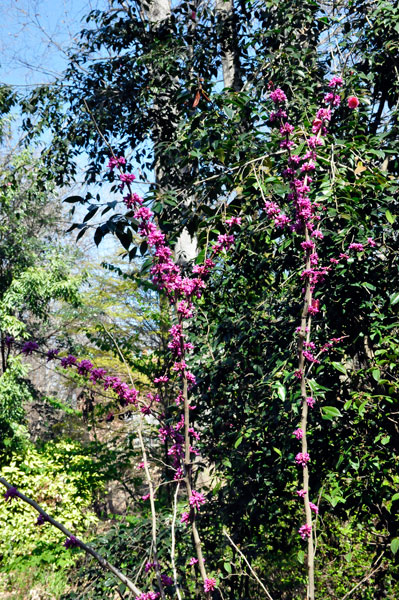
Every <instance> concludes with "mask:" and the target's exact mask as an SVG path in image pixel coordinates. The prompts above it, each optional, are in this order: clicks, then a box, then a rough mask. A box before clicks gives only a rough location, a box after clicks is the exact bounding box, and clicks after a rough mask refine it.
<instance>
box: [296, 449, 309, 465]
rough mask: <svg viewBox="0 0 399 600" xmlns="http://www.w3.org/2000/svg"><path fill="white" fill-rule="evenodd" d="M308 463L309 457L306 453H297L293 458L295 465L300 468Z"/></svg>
mask: <svg viewBox="0 0 399 600" xmlns="http://www.w3.org/2000/svg"><path fill="white" fill-rule="evenodd" d="M309 461H310V456H309V454H308V453H307V452H298V454H297V455H296V457H295V462H296V464H297V465H302V467H306V465H307V464H308V462H309Z"/></svg>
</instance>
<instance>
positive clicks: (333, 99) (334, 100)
mask: <svg viewBox="0 0 399 600" xmlns="http://www.w3.org/2000/svg"><path fill="white" fill-rule="evenodd" d="M324 102H326V103H327V104H332V106H339V105H340V104H341V97H340V96H338V95H337V94H333V93H332V92H329V93H328V94H326V95H325V96H324Z"/></svg>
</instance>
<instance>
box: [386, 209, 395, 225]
mask: <svg viewBox="0 0 399 600" xmlns="http://www.w3.org/2000/svg"><path fill="white" fill-rule="evenodd" d="M385 216H386V218H387V221H388V223H390V224H391V225H392V224H393V223H394V222H395V219H396V215H395V216H394V215H393V214H392V213H391V211H390V210H388V209H387V210H386V211H385Z"/></svg>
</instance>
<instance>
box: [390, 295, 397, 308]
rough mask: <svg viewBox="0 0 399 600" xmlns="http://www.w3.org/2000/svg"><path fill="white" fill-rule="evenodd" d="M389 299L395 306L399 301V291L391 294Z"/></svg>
mask: <svg viewBox="0 0 399 600" xmlns="http://www.w3.org/2000/svg"><path fill="white" fill-rule="evenodd" d="M389 300H390V302H391V304H392V306H395V304H398V302H399V292H394V293H393V294H391V295H390V296H389Z"/></svg>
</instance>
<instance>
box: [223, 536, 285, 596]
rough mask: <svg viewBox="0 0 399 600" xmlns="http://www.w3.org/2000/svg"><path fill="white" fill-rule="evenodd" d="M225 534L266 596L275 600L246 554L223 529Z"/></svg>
mask: <svg viewBox="0 0 399 600" xmlns="http://www.w3.org/2000/svg"><path fill="white" fill-rule="evenodd" d="M223 533H224V535H225V536H226V537H227V539H228V540H229V542H230V544H231V545H232V546H233V548H235V549H236V550H237V552H238V554H239V555H240V556H242V558H243V559H244V560H245V562H246V563H247V565H248V568H249V570H250V571H251V573H252V575H253V576H254V577H255V579H256V581H257V582H258V583H259V585H260V587H261V588H262V590H263V591H264V592H265V594H266V596H267V597H268V598H269V600H273V598H272V597H271V595H270V594H269V592H268V590H267V589H266V587H265V586H264V584H263V583H262V582H261V580H260V579H259V577H258V575H257V574H256V572H255V571H254V570H253V568H252V567H251V565H250V563H249V561H248V560H247V558H246V557H245V556H244V554H243V553H242V552H241V550H240V549H239V548H238V546H236V545H235V543H234V542H233V540H232V539H231V537H230V536H229V534H228V533H227V531H226V530H225V529H223Z"/></svg>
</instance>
